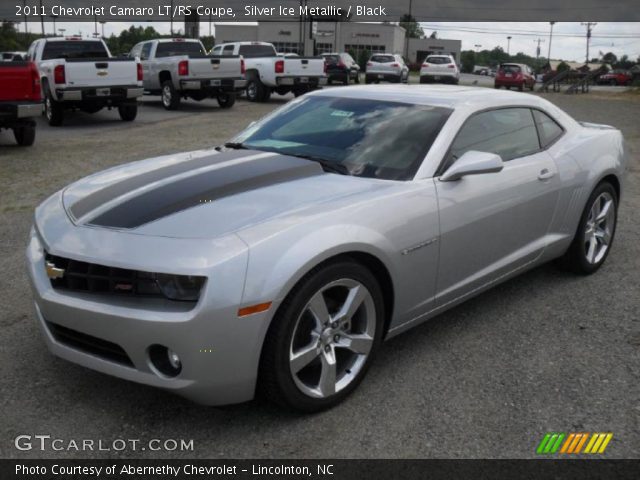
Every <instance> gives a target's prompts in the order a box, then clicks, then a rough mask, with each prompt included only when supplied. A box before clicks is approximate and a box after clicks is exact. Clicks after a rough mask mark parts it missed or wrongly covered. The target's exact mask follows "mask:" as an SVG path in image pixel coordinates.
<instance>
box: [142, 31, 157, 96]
mask: <svg viewBox="0 0 640 480" xmlns="http://www.w3.org/2000/svg"><path fill="white" fill-rule="evenodd" d="M151 47H153V42H145V43H143V44H142V45H141V47H140V63H141V64H142V75H143V76H142V78H143V85H144V88H146V89H147V90H155V89H158V88H160V80H159V78H158V76H157V75H154V74H153V71H152V68H151V61H150V60H149V57H150V55H151Z"/></svg>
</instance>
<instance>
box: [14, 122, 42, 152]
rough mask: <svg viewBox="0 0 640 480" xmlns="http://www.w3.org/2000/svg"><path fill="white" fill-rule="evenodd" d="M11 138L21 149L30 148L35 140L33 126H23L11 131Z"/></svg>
mask: <svg viewBox="0 0 640 480" xmlns="http://www.w3.org/2000/svg"><path fill="white" fill-rule="evenodd" d="M13 136H14V137H16V142H18V145H20V146H21V147H30V146H31V145H33V142H34V141H35V139H36V127H35V125H23V126H22V127H16V128H14V129H13Z"/></svg>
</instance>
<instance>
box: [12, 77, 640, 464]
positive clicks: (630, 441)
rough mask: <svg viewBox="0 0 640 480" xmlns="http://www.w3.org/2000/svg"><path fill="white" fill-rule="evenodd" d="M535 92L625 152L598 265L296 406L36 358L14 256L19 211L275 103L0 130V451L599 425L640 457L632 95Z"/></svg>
mask: <svg viewBox="0 0 640 480" xmlns="http://www.w3.org/2000/svg"><path fill="white" fill-rule="evenodd" d="M473 79H475V76H473ZM473 79H472V80H471V81H470V82H471V83H472V81H473ZM350 88H351V87H350ZM545 97H546V98H548V99H549V100H551V101H553V102H555V103H556V104H557V105H559V106H560V107H561V108H564V109H565V110H566V111H567V112H568V113H570V114H571V115H573V116H574V117H575V118H576V119H578V120H585V121H589V122H596V123H606V124H610V125H614V126H616V127H617V128H620V129H621V130H622V131H623V133H624V134H625V137H626V139H627V141H628V144H629V147H630V149H631V166H630V171H629V172H628V178H627V184H626V191H625V194H624V196H623V198H622V203H621V206H620V211H619V224H618V230H617V234H616V239H615V244H614V247H613V250H612V252H611V255H610V256H609V258H608V260H607V263H606V264H605V266H604V267H603V268H602V269H601V270H600V271H599V272H598V273H597V274H595V275H593V276H590V277H576V276H573V275H571V274H568V273H565V272H562V271H560V270H558V269H557V268H556V267H555V266H553V265H546V266H543V267H540V268H537V269H535V270H533V271H531V272H528V273H526V274H524V275H523V276H521V277H519V278H517V279H515V280H512V281H510V282H508V283H505V284H503V285H500V286H498V287H496V288H494V289H492V290H490V291H489V292H486V293H484V294H483V295H482V296H480V297H477V298H475V299H473V300H471V301H469V302H467V303H466V304H464V305H461V306H459V307H457V308H455V309H454V310H452V311H450V312H447V313H445V314H443V315H441V316H440V317H438V318H436V319H434V320H432V321H430V322H428V323H427V324H423V325H421V326H419V327H417V328H415V329H413V330H411V331H410V332H411V333H406V334H403V335H401V336H399V337H397V338H395V339H393V340H391V341H389V342H387V343H386V344H385V345H384V346H383V348H382V350H381V352H380V354H379V356H378V358H377V359H376V362H375V364H374V365H373V366H372V368H371V370H370V371H369V374H368V376H367V378H366V379H365V381H364V382H363V383H362V385H361V386H360V387H359V388H358V389H357V390H356V392H355V394H354V395H352V396H351V397H350V398H349V399H348V400H347V401H346V402H344V403H343V404H341V405H339V406H338V407H336V408H334V409H333V410H330V411H328V412H324V413H321V414H317V415H313V416H304V415H297V414H291V413H289V412H285V411H282V410H280V409H278V408H276V407H274V406H271V405H269V404H265V403H262V402H258V401H255V402H250V403H246V404H242V405H235V406H228V407H224V408H212V407H202V406H199V405H195V404H192V403H190V402H188V401H186V400H183V399H181V398H179V397H175V396H173V395H170V394H168V393H165V392H162V391H159V390H156V389H153V388H150V387H146V386H142V385H137V384H133V383H129V382H126V381H123V380H120V379H116V378H112V377H109V376H105V375H102V374H100V373H97V372H93V371H91V370H87V369H85V368H82V367H80V366H77V365H74V364H71V363H67V362H65V361H63V360H60V359H57V358H55V357H53V356H51V355H50V354H49V353H48V351H47V350H46V348H45V346H44V343H43V342H42V341H41V339H40V334H39V332H38V330H37V328H36V324H35V319H34V314H33V311H32V304H31V300H30V291H29V287H28V281H27V278H26V273H25V269H24V266H23V252H24V247H25V245H26V239H27V235H28V231H29V228H30V225H31V221H32V215H33V209H34V208H35V206H36V205H37V204H38V203H39V202H40V201H42V200H43V199H44V198H46V197H47V196H48V195H49V194H51V193H53V192H54V191H56V190H58V189H59V188H61V187H63V186H64V185H66V184H68V183H70V182H71V181H73V180H75V179H78V178H80V177H83V176H85V175H87V174H90V173H92V172H95V171H98V170H101V169H104V168H108V167H110V166H113V165H117V164H121V163H125V162H129V161H133V160H138V159H143V158H147V157H151V156H156V155H161V154H167V153H172V152H179V151H185V150H194V149H199V148H204V147H207V146H212V145H217V144H220V143H221V142H223V141H225V140H227V139H229V138H230V137H231V136H232V135H233V134H234V133H236V132H238V131H239V130H240V129H242V128H244V127H245V126H246V125H247V124H249V123H250V122H251V121H253V120H255V119H257V118H259V117H260V116H262V115H264V114H266V113H267V112H269V111H271V110H272V109H273V108H275V107H277V106H279V105H282V104H283V103H285V102H286V101H287V100H288V99H289V97H279V96H277V95H275V96H273V97H272V99H271V101H270V102H269V103H267V104H252V103H249V102H247V101H245V100H239V101H238V102H237V103H236V105H235V106H234V108H232V109H231V110H222V109H220V108H218V107H217V105H216V103H215V102H210V101H205V102H202V103H196V102H193V101H187V102H185V103H184V104H183V108H182V109H181V110H179V111H177V112H166V111H164V109H163V108H162V106H161V104H160V102H159V99H158V98H156V97H149V98H145V99H144V100H143V102H142V106H141V107H140V111H139V116H138V119H137V120H136V121H135V122H133V123H123V122H121V121H120V120H119V118H118V114H117V111H113V112H106V111H104V112H101V113H99V114H96V115H85V114H79V113H78V114H75V115H73V116H71V117H70V118H69V121H68V122H67V123H66V124H65V126H63V127H60V128H51V127H48V126H47V125H46V124H45V123H44V121H42V120H39V126H38V133H37V139H36V144H35V145H34V146H33V147H32V148H26V149H24V148H18V147H15V146H14V145H13V138H12V137H11V136H10V135H9V133H8V132H2V133H0V179H1V180H2V185H3V188H2V189H1V190H0V225H2V228H1V229H0V255H1V258H2V264H1V265H2V270H1V273H2V274H1V275H0V289H1V290H2V292H3V293H2V295H1V296H0V328H1V330H0V339H1V340H0V344H1V345H2V348H1V349H0V378H1V379H2V380H1V385H2V398H1V402H2V407H3V408H2V410H3V412H4V414H3V415H2V418H1V419H0V432H1V441H0V457H8V458H38V457H49V458H81V457H82V458H83V457H96V458H99V457H110V456H116V455H119V456H122V457H157V458H192V457H201V458H283V457H297V458H327V457H341V458H343V457H346V458H424V457H429V458H454V457H457V458H487V457H488V458H514V457H515V458H531V457H535V448H536V446H537V444H538V443H539V442H540V439H541V438H542V436H543V435H544V434H545V433H546V432H550V431H555V432H613V434H614V437H613V440H612V441H611V443H610V445H609V447H608V448H607V453H606V457H608V458H638V457H640V381H639V380H640V321H639V318H640V242H639V239H640V123H639V121H638V119H640V95H637V94H636V95H634V94H631V93H629V94H617V93H612V92H611V91H608V90H605V91H596V92H593V93H591V94H588V95H574V96H570V95H565V94H546V95H545ZM21 434H29V435H35V434H45V435H51V436H52V437H55V438H62V439H66V440H72V439H75V440H81V439H85V438H89V439H95V440H96V441H97V440H98V439H102V440H104V441H106V442H111V441H112V440H114V439H119V438H124V439H131V438H133V439H142V441H146V440H149V439H155V438H157V439H193V440H194V450H193V451H185V452H180V451H174V452H151V451H148V450H147V451H135V452H134V451H128V452H122V453H117V452H105V451H102V452H101V451H93V452H81V453H78V452H75V451H60V452H53V451H46V452H41V451H37V450H32V451H25V452H22V451H18V450H16V449H15V448H14V446H13V441H14V438H15V437H16V436H17V435H21Z"/></svg>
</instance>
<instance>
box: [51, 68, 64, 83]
mask: <svg viewBox="0 0 640 480" xmlns="http://www.w3.org/2000/svg"><path fill="white" fill-rule="evenodd" d="M53 81H54V82H55V83H66V82H67V79H66V76H65V72H64V65H56V68H54V69H53Z"/></svg>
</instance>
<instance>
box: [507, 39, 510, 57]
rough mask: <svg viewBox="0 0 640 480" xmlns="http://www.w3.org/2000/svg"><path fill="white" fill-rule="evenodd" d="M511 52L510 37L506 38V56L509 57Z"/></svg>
mask: <svg viewBox="0 0 640 480" xmlns="http://www.w3.org/2000/svg"><path fill="white" fill-rule="evenodd" d="M510 50H511V36H508V37H507V55H510V53H509V51H510Z"/></svg>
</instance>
